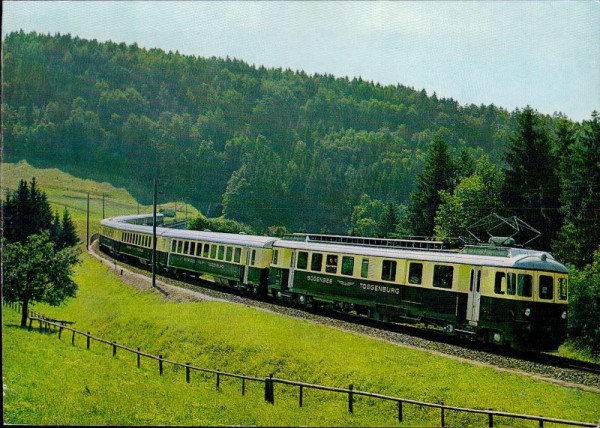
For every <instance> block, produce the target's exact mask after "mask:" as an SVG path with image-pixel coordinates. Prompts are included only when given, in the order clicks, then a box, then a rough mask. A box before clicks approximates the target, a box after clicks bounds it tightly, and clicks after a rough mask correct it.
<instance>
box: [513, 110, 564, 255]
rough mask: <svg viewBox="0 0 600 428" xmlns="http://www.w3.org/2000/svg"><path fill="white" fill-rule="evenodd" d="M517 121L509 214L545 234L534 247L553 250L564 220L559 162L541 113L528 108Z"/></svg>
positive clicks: (514, 135) (520, 114)
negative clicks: (552, 242)
mask: <svg viewBox="0 0 600 428" xmlns="http://www.w3.org/2000/svg"><path fill="white" fill-rule="evenodd" d="M516 120H517V129H516V131H515V133H514V134H513V135H512V137H511V139H510V145H509V147H508V151H507V153H506V156H505V162H506V164H507V168H506V170H505V181H504V189H503V195H504V201H505V202H506V206H507V213H508V214H513V215H517V216H518V217H519V218H520V219H521V220H523V221H525V222H526V223H528V224H529V225H531V226H532V227H534V228H535V229H537V230H538V231H540V232H542V236H541V237H540V239H539V240H538V241H536V243H535V244H534V245H536V246H537V247H539V248H540V249H549V247H550V242H551V241H552V239H553V238H554V236H555V235H556V232H557V231H558V229H559V228H560V224H561V217H562V216H561V214H560V212H559V208H560V203H559V195H560V188H559V181H558V175H557V172H556V169H557V161H556V159H555V157H554V156H553V154H552V147H551V145H550V138H549V136H548V134H547V132H546V130H545V129H544V127H543V124H542V122H541V120H540V117H539V115H538V113H537V112H536V111H534V110H533V109H532V108H531V107H526V108H525V109H524V110H523V111H518V112H517V115H516Z"/></svg>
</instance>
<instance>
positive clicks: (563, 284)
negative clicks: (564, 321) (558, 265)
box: [558, 278, 567, 300]
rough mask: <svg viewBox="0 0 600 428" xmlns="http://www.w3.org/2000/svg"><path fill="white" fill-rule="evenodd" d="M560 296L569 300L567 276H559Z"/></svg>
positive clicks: (561, 298)
mask: <svg viewBox="0 0 600 428" xmlns="http://www.w3.org/2000/svg"><path fill="white" fill-rule="evenodd" d="M558 298H559V299H560V300H567V278H558Z"/></svg>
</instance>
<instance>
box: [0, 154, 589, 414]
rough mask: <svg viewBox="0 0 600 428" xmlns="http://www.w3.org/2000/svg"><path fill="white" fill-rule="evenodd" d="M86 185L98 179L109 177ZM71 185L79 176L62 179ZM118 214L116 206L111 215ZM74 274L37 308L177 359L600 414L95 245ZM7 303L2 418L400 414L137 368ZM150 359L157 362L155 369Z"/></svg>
mask: <svg viewBox="0 0 600 428" xmlns="http://www.w3.org/2000/svg"><path fill="white" fill-rule="evenodd" d="M10 168H12V170H10ZM9 170H10V171H11V172H12V177H11V179H12V180H14V181H15V182H16V181H18V179H19V178H27V179H29V178H30V177H31V176H33V175H35V176H36V178H37V179H38V180H39V182H40V185H41V187H43V188H44V189H47V193H48V196H49V199H50V201H51V202H52V203H53V204H56V205H61V204H66V203H67V202H73V201H77V203H73V204H72V205H69V208H71V207H77V206H79V207H81V203H82V202H83V203H84V205H83V206H84V207H85V202H84V199H82V198H85V194H84V193H82V191H81V186H82V185H86V182H79V183H78V182H76V181H75V180H76V179H72V180H74V181H73V188H72V189H73V190H68V191H63V190H61V187H60V186H61V184H57V185H56V189H55V190H52V191H51V189H52V188H51V187H49V186H48V185H47V184H46V183H47V182H48V180H51V179H52V176H51V175H49V176H48V177H46V174H50V173H49V171H53V170H43V171H41V170H33V169H31V167H29V169H27V165H26V164H24V165H22V164H17V165H10V166H9ZM6 172H7V168H6V165H3V174H4V175H5V181H4V186H6V187H9V186H8V184H7V182H8V180H7V179H6ZM54 174H56V177H58V179H57V178H56V177H55V180H56V181H57V182H58V183H61V181H62V182H63V184H64V183H66V182H65V181H64V180H67V179H69V177H65V176H64V175H62V173H59V172H58V171H56V170H54ZM89 185H90V186H94V185H95V186H97V187H96V188H97V189H98V188H99V187H98V186H104V184H103V185H98V184H95V183H90V184H89ZM106 186H108V185H106ZM12 187H14V186H12ZM65 187H69V186H68V185H66V184H65ZM87 189H89V188H87ZM54 191H55V192H56V193H54ZM86 191H87V190H86ZM102 191H104V190H100V193H101V192H102ZM69 192H73V194H71V193H69ZM106 192H107V193H109V192H110V194H111V196H113V195H114V197H113V199H114V200H115V201H120V203H122V206H123V211H122V212H119V214H121V213H131V212H132V211H134V210H135V208H137V206H136V203H135V201H133V199H132V198H131V197H130V196H128V195H127V194H126V192H124V191H123V193H121V191H120V190H117V189H110V190H107V191H106ZM113 192H114V193H113ZM117 195H119V196H117ZM121 195H122V196H121ZM96 203H97V202H96ZM107 211H108V210H107ZM71 212H72V214H73V217H74V219H75V221H76V224H77V225H78V226H79V227H80V229H79V230H80V232H81V230H83V231H85V229H81V225H82V224H83V225H85V211H81V210H76V211H73V210H72V211H71ZM100 214H101V204H100V205H96V208H95V209H94V208H92V223H93V224H94V223H95V224H97V222H98V219H99V216H100ZM115 214H116V213H114V212H107V215H115ZM76 279H77V282H78V283H79V285H80V291H79V294H78V297H77V298H76V299H72V300H71V301H69V302H68V304H67V305H65V306H63V307H60V308H51V307H47V306H44V305H38V307H37V309H38V310H40V311H42V312H45V313H47V314H49V315H53V316H56V317H60V318H64V319H71V320H74V321H76V322H77V324H76V326H77V327H78V328H79V329H81V330H89V331H91V332H92V333H94V334H97V335H99V336H101V337H104V338H107V339H110V340H116V341H117V342H119V343H123V344H126V345H130V346H134V347H135V346H141V347H142V349H143V350H145V351H147V352H150V353H154V354H159V353H162V354H163V355H165V357H167V358H170V359H174V360H177V361H181V362H187V361H189V362H192V363H193V364H195V365H199V366H203V367H209V368H220V369H222V370H229V371H234V372H239V373H244V374H247V375H254V376H259V377H260V376H265V375H267V374H268V373H271V372H274V373H275V375H276V376H277V377H282V378H289V379H294V380H302V381H307V382H315V383H320V384H325V385H331V386H338V387H346V386H347V385H348V384H349V383H354V385H355V388H356V389H361V390H369V391H373V392H380V393H384V394H390V395H397V396H402V397H405V398H410V399H418V400H425V401H432V402H436V401H440V400H444V401H445V402H446V403H447V404H450V405H457V406H465V407H475V408H486V409H487V408H494V409H498V410H504V411H512V412H517V413H527V414H535V415H537V414H540V415H544V416H550V417H559V418H566V419H576V420H587V421H595V420H597V419H598V417H599V416H600V414H599V412H598V410H597V409H598V408H600V396H598V394H591V393H586V392H582V391H578V390H573V389H567V388H562V387H558V386H555V385H551V384H547V383H544V382H540V381H535V380H532V379H530V378H527V377H522V376H518V375H515V374H508V373H505V372H499V371H496V370H494V369H490V368H483V367H478V366H473V365H470V364H466V363H460V362H456V361H452V360H449V359H446V358H442V357H438V356H433V355H430V354H428V353H424V352H418V351H413V350H408V349H403V348H399V347H396V346H392V345H389V344H386V343H382V342H379V341H376V340H372V339H367V338H364V337H360V336H357V335H352V334H348V333H343V332H339V331H336V330H332V329H329V328H326V327H322V326H315V325H311V324H309V323H306V322H303V321H298V320H291V319H287V318H282V317H279V316H276V315H273V314H268V313H264V312H260V311H257V310H255V309H251V308H246V307H242V306H239V305H233V304H224V303H214V302H201V303H186V304H175V303H171V302H165V301H163V300H162V299H161V298H160V297H159V296H157V295H154V294H151V293H143V292H139V291H134V290H132V289H130V288H128V287H126V286H123V285H122V284H121V283H120V282H119V281H118V278H116V277H115V276H113V274H112V273H111V271H110V270H109V269H108V268H106V267H104V266H102V265H101V264H100V263H98V261H95V260H92V259H91V258H89V257H87V256H85V257H84V262H83V264H82V265H81V266H80V267H78V269H77V278H76ZM6 316H7V318H6V319H5V321H4V342H5V343H4V344H5V347H4V357H5V359H4V361H5V364H4V373H3V376H4V377H5V380H4V383H6V384H7V385H8V387H9V388H10V390H9V391H8V395H7V396H6V397H5V411H6V412H5V418H7V419H6V421H9V422H14V423H27V424H40V423H41V424H55V423H65V424H177V425H179V424H196V425H197V424H259V425H288V424H295V425H297V424H309V425H373V424H374V425H390V424H394V423H395V419H394V413H395V411H394V409H393V407H392V404H391V403H385V404H379V403H378V402H373V401H370V400H367V399H364V398H358V399H357V403H356V405H355V415H354V416H350V415H348V414H347V413H346V411H345V398H344V397H342V396H338V395H332V394H328V393H322V392H316V391H309V392H307V393H306V397H305V407H304V409H297V390H296V389H293V388H285V387H281V386H277V387H276V403H277V404H276V406H275V408H272V407H271V406H268V405H265V404H264V403H263V400H262V390H261V389H260V386H259V385H254V386H250V387H249V393H248V394H249V395H248V396H246V397H244V398H242V397H240V396H239V381H237V382H233V381H227V380H225V381H223V390H224V391H223V392H222V393H216V392H214V383H213V382H214V381H213V380H212V379H211V380H207V382H206V383H205V382H201V383H199V384H198V385H196V382H193V385H192V386H186V385H181V384H182V383H183V382H182V379H183V376H184V374H183V372H181V373H172V369H168V370H167V372H166V375H165V377H164V378H163V379H160V378H159V377H158V374H157V373H156V372H157V370H156V367H154V366H155V363H154V364H151V363H149V362H146V363H145V364H144V367H143V369H142V370H141V371H138V370H137V369H135V363H134V357H133V356H132V355H129V356H128V355H124V354H123V355H119V356H118V357H117V361H113V359H112V357H111V356H110V350H109V349H108V348H106V347H101V345H99V344H98V345H96V346H95V347H94V349H92V351H91V352H87V351H84V350H82V349H80V348H77V347H76V348H71V346H70V344H69V343H68V341H63V343H60V342H58V341H57V340H56V337H46V336H45V335H39V334H33V333H28V332H25V331H22V330H20V329H18V328H15V327H14V324H16V321H14V320H13V321H11V318H10V316H9V314H8V313H7V315H6ZM65 342H66V343H65ZM41 349H42V350H43V351H42V352H40V350H41ZM75 361H82V364H84V366H83V368H78V367H77V364H75ZM146 366H148V367H150V366H151V367H150V369H149V371H147V369H146ZM132 367H133V370H132ZM173 376H176V378H173ZM196 376H198V377H200V375H196ZM86 378H87V379H88V380H89V382H90V383H89V384H87V386H88V389H90V390H91V391H92V394H88V393H87V392H85V393H84V392H83V391H85V385H84V384H82V379H86ZM198 380H200V379H198ZM190 388H192V390H191V391H190ZM194 388H199V389H194ZM228 390H229V392H227V391H228ZM96 392H97V393H96ZM56 397H66V399H62V398H61V399H57V398H56ZM111 397H112V398H111ZM174 397H176V399H173V398H174ZM199 397H201V398H199ZM73 409H75V410H73ZM81 409H86V410H85V412H84V413H83V415H79V414H80V413H82V411H81ZM437 417H438V416H437V412H428V411H419V410H417V409H416V408H414V407H412V406H407V408H406V409H405V420H406V421H407V424H408V425H418V424H421V425H423V424H425V425H431V424H439V420H438V419H437ZM447 421H448V423H450V424H453V425H465V424H476V425H481V424H482V423H485V419H482V417H481V416H479V417H476V416H469V415H456V414H452V413H450V414H449V415H448V416H447ZM502 422H503V423H505V424H509V423H511V421H507V420H502ZM512 423H516V422H514V421H513V422H512Z"/></svg>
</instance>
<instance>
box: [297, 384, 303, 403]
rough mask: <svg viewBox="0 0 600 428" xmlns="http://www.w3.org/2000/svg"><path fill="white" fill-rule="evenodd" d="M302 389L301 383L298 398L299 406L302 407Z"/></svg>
mask: <svg viewBox="0 0 600 428" xmlns="http://www.w3.org/2000/svg"><path fill="white" fill-rule="evenodd" d="M302 390H303V387H302V385H300V397H299V399H298V404H299V407H302V392H303V391H302Z"/></svg>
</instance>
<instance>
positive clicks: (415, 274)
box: [408, 263, 423, 285]
mask: <svg viewBox="0 0 600 428" xmlns="http://www.w3.org/2000/svg"><path fill="white" fill-rule="evenodd" d="M422 281H423V263H410V264H409V265H408V283H409V284H416V285H420V284H421V282H422Z"/></svg>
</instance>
